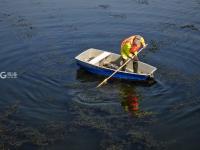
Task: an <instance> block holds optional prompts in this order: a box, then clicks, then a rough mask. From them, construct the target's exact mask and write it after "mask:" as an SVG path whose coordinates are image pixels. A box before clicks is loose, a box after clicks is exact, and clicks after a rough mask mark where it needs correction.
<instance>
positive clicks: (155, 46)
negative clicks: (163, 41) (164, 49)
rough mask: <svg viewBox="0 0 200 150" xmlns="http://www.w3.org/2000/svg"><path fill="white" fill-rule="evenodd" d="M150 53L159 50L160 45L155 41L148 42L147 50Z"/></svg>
mask: <svg viewBox="0 0 200 150" xmlns="http://www.w3.org/2000/svg"><path fill="white" fill-rule="evenodd" d="M148 49H149V50H150V51H152V52H156V51H157V50H159V49H160V44H159V42H157V41H155V40H151V41H150V46H149V48H148Z"/></svg>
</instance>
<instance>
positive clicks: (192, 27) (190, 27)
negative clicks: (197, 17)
mask: <svg viewBox="0 0 200 150" xmlns="http://www.w3.org/2000/svg"><path fill="white" fill-rule="evenodd" d="M187 28H188V29H191V30H193V31H199V29H198V28H197V27H195V26H194V25H193V24H187V25H183V26H181V29H187Z"/></svg>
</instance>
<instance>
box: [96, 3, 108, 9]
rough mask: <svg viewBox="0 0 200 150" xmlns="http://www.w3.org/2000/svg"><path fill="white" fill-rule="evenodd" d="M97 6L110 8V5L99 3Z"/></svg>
mask: <svg viewBox="0 0 200 150" xmlns="http://www.w3.org/2000/svg"><path fill="white" fill-rule="evenodd" d="M98 7H99V8H101V9H109V8H110V5H107V4H101V5H98Z"/></svg>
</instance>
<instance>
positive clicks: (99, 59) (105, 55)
mask: <svg viewBox="0 0 200 150" xmlns="http://www.w3.org/2000/svg"><path fill="white" fill-rule="evenodd" d="M110 54H111V53H109V52H103V53H101V54H100V55H98V56H97V57H95V58H93V59H92V60H90V61H89V63H90V64H92V65H94V64H96V63H98V62H100V61H101V60H102V59H104V58H106V57H107V56H109V55H110Z"/></svg>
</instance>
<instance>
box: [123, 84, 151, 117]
mask: <svg viewBox="0 0 200 150" xmlns="http://www.w3.org/2000/svg"><path fill="white" fill-rule="evenodd" d="M119 91H120V92H119V93H120V96H121V106H122V108H123V110H124V111H125V112H127V113H129V114H130V115H131V116H132V117H137V118H142V117H145V116H149V115H152V114H153V112H147V111H144V110H143V109H142V108H141V107H140V103H141V98H140V96H139V94H138V92H137V90H136V88H135V87H134V86H131V85H130V84H121V86H120V89H119Z"/></svg>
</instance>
